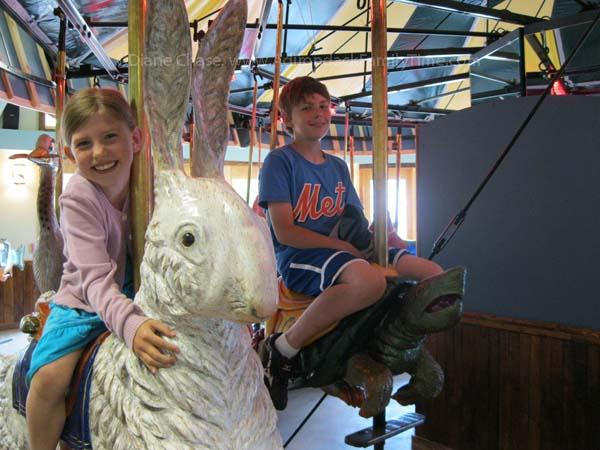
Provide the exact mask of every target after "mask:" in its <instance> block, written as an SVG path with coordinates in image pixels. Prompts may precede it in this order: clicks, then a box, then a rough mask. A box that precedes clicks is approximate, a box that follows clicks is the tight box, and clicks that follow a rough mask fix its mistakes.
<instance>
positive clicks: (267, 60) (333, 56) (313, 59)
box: [236, 47, 484, 69]
mask: <svg viewBox="0 0 600 450" xmlns="http://www.w3.org/2000/svg"><path fill="white" fill-rule="evenodd" d="M483 49H484V47H448V48H428V49H414V50H412V49H409V50H390V51H388V52H387V58H388V59H392V58H431V57H438V58H444V57H447V58H452V57H458V56H471V55H473V54H474V53H476V52H479V51H481V50H483ZM369 59H371V52H352V53H328V54H314V53H313V54H311V55H293V56H286V57H282V58H281V64H314V63H323V62H341V61H362V60H369ZM251 62H253V61H252V60H250V59H240V60H238V62H237V66H236V69H239V68H241V67H243V66H249V65H250V64H251ZM255 62H256V63H257V64H258V65H270V64H274V63H275V57H264V58H256V59H255Z"/></svg>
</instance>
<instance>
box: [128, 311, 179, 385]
mask: <svg viewBox="0 0 600 450" xmlns="http://www.w3.org/2000/svg"><path fill="white" fill-rule="evenodd" d="M161 336H168V337H170V338H174V337H175V332H174V331H173V330H172V329H171V328H169V327H168V326H167V325H165V324H164V323H162V322H160V321H158V320H154V319H150V320H146V321H145V322H144V323H143V324H141V325H140V327H139V328H138V330H137V332H136V333H135V336H134V338H133V351H134V352H135V354H136V355H137V356H138V358H140V359H141V360H142V362H143V363H144V364H145V365H146V367H148V369H150V372H152V373H153V374H156V372H157V371H158V369H160V368H166V367H171V366H172V365H173V364H175V361H176V360H177V358H176V357H175V355H173V353H179V347H177V346H176V345H175V344H172V343H171V342H167V341H166V340H165V339H163V338H162V337H161Z"/></svg>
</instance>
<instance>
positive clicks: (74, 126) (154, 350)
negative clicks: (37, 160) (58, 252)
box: [27, 88, 179, 450]
mask: <svg viewBox="0 0 600 450" xmlns="http://www.w3.org/2000/svg"><path fill="white" fill-rule="evenodd" d="M62 125H63V135H64V142H65V144H66V146H65V154H66V155H67V157H68V158H69V159H70V160H71V161H73V162H74V163H75V164H76V165H77V172H76V173H75V174H74V175H73V177H72V178H71V180H70V181H69V183H68V185H67V187H66V189H65V191H64V193H63V194H62V195H61V197H60V206H61V231H62V233H63V237H64V241H65V248H64V254H65V258H66V262H65V264H64V266H63V274H62V278H61V283H60V288H59V290H58V292H57V293H56V295H55V297H54V299H53V302H52V304H51V314H50V316H49V318H48V321H47V323H46V326H45V328H44V334H43V335H42V337H41V339H40V341H39V342H38V344H37V347H36V348H35V350H34V353H33V356H32V361H31V368H30V370H29V372H28V374H27V381H28V383H30V390H29V396H28V398H27V427H28V431H29V440H30V442H29V444H30V447H31V449H32V450H42V449H48V450H50V449H51V450H54V449H55V448H56V445H57V443H58V441H59V438H60V434H61V432H62V428H63V426H64V422H65V393H66V391H67V388H68V386H69V383H70V380H71V377H72V375H73V370H74V368H75V365H76V363H77V361H78V359H79V357H80V355H81V353H82V352H83V349H84V347H85V346H86V345H87V344H88V343H89V342H91V341H92V340H94V339H95V338H96V337H97V336H98V335H100V334H101V333H102V332H104V331H105V330H106V329H107V328H108V330H110V331H111V332H112V333H114V334H116V335H117V336H118V337H119V338H121V339H123V340H124V341H125V343H126V344H127V346H128V347H129V348H131V349H133V351H134V352H135V353H136V354H137V356H138V357H139V358H140V359H141V360H142V361H143V363H144V364H145V365H146V366H147V367H148V369H150V371H151V372H152V373H156V371H157V370H158V369H159V368H162V367H170V366H172V365H173V364H174V363H175V359H176V358H175V356H173V353H177V352H179V348H178V347H177V346H176V345H174V344H172V343H169V342H167V341H166V340H164V339H163V338H161V337H160V336H161V335H164V336H169V337H175V333H174V332H173V330H171V329H170V328H169V327H168V326H167V325H165V324H163V323H161V322H159V321H157V320H152V319H149V318H148V317H146V316H145V315H144V313H143V311H141V309H140V308H139V307H137V306H136V305H135V304H134V303H133V302H132V301H131V300H130V298H127V297H126V296H125V295H124V294H123V293H122V292H121V289H120V287H121V286H123V283H124V281H125V275H126V270H125V269H126V260H127V247H128V243H129V242H128V241H129V226H128V225H129V223H128V220H127V217H128V207H129V201H128V199H129V178H130V172H131V164H132V161H133V153H135V152H137V151H139V148H140V143H141V133H140V130H139V129H138V128H137V127H136V124H135V115H134V113H133V111H132V110H131V108H130V107H129V105H128V103H127V102H126V100H125V99H124V98H123V97H122V96H121V94H120V93H119V92H118V91H115V90H111V89H96V88H92V89H85V90H82V91H79V92H77V94H75V95H74V96H73V97H72V98H71V100H70V101H69V102H68V104H67V106H66V108H65V111H64V113H63V117H62Z"/></svg>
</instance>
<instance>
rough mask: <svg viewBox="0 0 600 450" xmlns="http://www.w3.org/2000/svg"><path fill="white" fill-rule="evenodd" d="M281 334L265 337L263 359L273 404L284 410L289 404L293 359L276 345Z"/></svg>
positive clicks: (266, 381)
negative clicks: (288, 391) (287, 356)
mask: <svg viewBox="0 0 600 450" xmlns="http://www.w3.org/2000/svg"><path fill="white" fill-rule="evenodd" d="M279 336H281V333H274V334H272V335H271V336H269V337H268V338H266V339H265V341H264V344H263V351H262V355H261V360H262V365H263V367H264V369H265V384H266V385H267V388H268V389H269V394H270V395H271V401H272V402H273V406H275V409H278V410H280V411H282V410H284V409H285V407H286V406H287V399H288V394H287V388H288V380H289V379H290V376H291V374H292V361H291V360H290V359H288V358H286V357H285V356H283V355H282V354H281V353H279V350H277V348H276V347H275V340H276V339H277V338H278V337H279Z"/></svg>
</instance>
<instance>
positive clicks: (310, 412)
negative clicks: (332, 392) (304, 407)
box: [283, 394, 327, 448]
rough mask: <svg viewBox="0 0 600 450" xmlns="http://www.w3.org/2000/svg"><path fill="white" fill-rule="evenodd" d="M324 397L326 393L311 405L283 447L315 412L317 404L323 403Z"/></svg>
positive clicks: (284, 445) (285, 445)
mask: <svg viewBox="0 0 600 450" xmlns="http://www.w3.org/2000/svg"><path fill="white" fill-rule="evenodd" d="M325 397H327V394H323V396H322V397H321V398H320V399H319V400H318V401H317V403H315V406H313V407H312V409H311V410H310V411H309V413H308V414H307V415H306V417H305V418H304V420H303V421H302V422H300V425H298V427H297V428H296V429H295V430H294V432H293V433H292V435H291V436H290V437H289V438H288V440H287V441H285V444H283V448H286V447H287V446H288V445H289V443H290V442H292V440H293V439H294V438H295V437H296V435H297V434H298V433H299V432H300V430H301V429H302V427H303V426H304V424H305V423H306V422H308V419H310V417H311V416H312V415H313V414H314V413H315V411H316V410H317V408H318V407H319V406H321V403H323V400H325Z"/></svg>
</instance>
